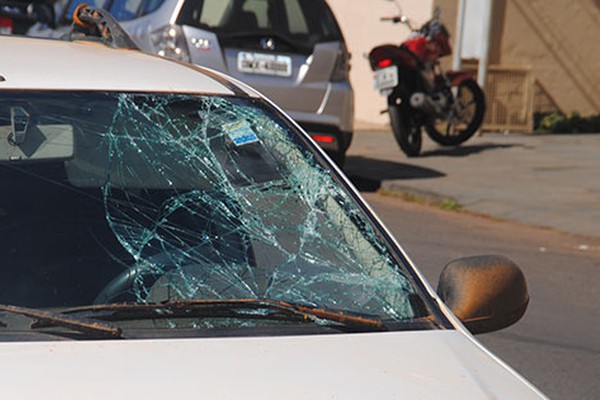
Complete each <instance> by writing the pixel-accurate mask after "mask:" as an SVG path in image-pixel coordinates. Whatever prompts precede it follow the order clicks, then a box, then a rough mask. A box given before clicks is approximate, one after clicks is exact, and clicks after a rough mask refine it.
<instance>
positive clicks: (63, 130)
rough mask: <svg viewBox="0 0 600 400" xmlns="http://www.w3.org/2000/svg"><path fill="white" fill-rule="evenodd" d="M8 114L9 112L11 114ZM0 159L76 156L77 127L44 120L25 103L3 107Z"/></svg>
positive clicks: (0, 119)
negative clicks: (74, 137) (74, 131)
mask: <svg viewBox="0 0 600 400" xmlns="http://www.w3.org/2000/svg"><path fill="white" fill-rule="evenodd" d="M7 114H8V115H7ZM2 115H7V116H8V117H9V119H10V122H9V121H7V120H6V119H2V118H0V121H6V123H2V122H0V163H2V162H17V161H28V160H67V159H70V158H71V157H73V152H74V143H73V127H72V126H71V125H65V124H51V123H40V122H41V121H40V120H39V118H37V117H36V116H35V115H34V114H32V113H30V111H28V110H26V109H25V108H24V107H22V106H10V107H6V108H4V109H2V108H0V116H2Z"/></svg>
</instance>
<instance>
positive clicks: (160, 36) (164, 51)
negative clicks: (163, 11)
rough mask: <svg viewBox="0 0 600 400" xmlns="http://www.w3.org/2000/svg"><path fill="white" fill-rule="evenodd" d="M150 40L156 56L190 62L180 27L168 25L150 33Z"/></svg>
mask: <svg viewBox="0 0 600 400" xmlns="http://www.w3.org/2000/svg"><path fill="white" fill-rule="evenodd" d="M150 40H151V41H152V46H154V51H155V52H156V53H157V54H158V55H160V56H163V57H170V58H174V59H176V60H179V61H185V62H190V60H191V59H190V53H189V51H188V48H187V45H186V42H185V36H184V35H183V31H182V30H181V27H179V26H177V25H168V26H166V27H164V28H161V29H159V30H157V31H154V32H152V33H151V34H150Z"/></svg>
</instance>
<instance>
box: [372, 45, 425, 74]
mask: <svg viewBox="0 0 600 400" xmlns="http://www.w3.org/2000/svg"><path fill="white" fill-rule="evenodd" d="M387 60H389V61H387ZM385 61H387V62H385ZM369 62H370V64H371V69H372V70H373V71H376V70H378V69H381V68H384V66H389V65H392V64H393V65H397V66H401V67H403V68H408V69H418V68H419V60H418V58H417V57H416V56H415V55H414V54H412V53H411V52H410V50H408V49H406V48H404V47H402V46H396V45H393V44H385V45H382V46H377V47H375V48H374V49H373V50H371V52H370V53H369ZM382 62H383V63H382ZM386 64H387V65H386Z"/></svg>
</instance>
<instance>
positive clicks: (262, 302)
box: [63, 299, 386, 331]
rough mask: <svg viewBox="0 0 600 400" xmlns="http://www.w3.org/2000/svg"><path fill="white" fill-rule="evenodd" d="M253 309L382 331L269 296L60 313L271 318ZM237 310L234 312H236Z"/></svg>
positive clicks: (373, 323)
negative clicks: (265, 297) (268, 297)
mask: <svg viewBox="0 0 600 400" xmlns="http://www.w3.org/2000/svg"><path fill="white" fill-rule="evenodd" d="M253 310H271V311H275V312H279V313H280V314H285V315H288V316H289V315H292V316H295V317H298V318H299V319H300V320H302V321H305V322H312V323H316V324H322V325H327V326H331V325H337V326H342V327H344V328H347V329H350V330H356V331H382V330H386V327H385V325H384V323H383V322H382V321H380V320H378V319H373V318H366V317H359V316H354V315H348V314H345V313H341V312H337V311H331V310H325V309H321V308H313V307H308V306H304V305H300V304H295V303H291V302H286V301H281V300H272V299H224V300H220V299H194V300H179V301H174V302H165V303H147V304H143V303H115V304H99V305H93V306H83V307H75V308H71V309H68V310H64V311H63V312H64V313H80V312H93V313H99V312H109V313H110V314H108V315H105V316H95V318H99V319H104V320H123V319H127V318H131V319H136V318H157V319H169V318H186V317H187V318H192V317H223V316H229V317H243V316H246V317H252V316H255V317H261V316H262V317H266V318H268V317H271V316H272V315H270V314H264V315H263V314H258V313H248V311H253ZM236 311H237V312H236Z"/></svg>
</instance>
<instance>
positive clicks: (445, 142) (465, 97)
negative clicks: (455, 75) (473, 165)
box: [425, 79, 485, 146]
mask: <svg viewBox="0 0 600 400" xmlns="http://www.w3.org/2000/svg"><path fill="white" fill-rule="evenodd" d="M452 112H453V113H454V115H450V116H449V117H448V118H446V119H436V120H435V121H434V122H433V124H427V125H426V126H425V130H426V131H427V134H428V135H429V137H430V138H431V139H433V140H434V141H436V142H437V143H439V144H441V145H442V146H459V145H460V144H462V143H464V142H466V141H467V140H469V139H470V138H471V136H473V135H474V134H475V132H477V130H478V129H479V127H480V126H481V123H482V122H483V116H484V114H485V96H484V94H483V91H482V90H481V88H480V87H479V85H478V84H477V82H476V81H474V80H473V79H465V80H464V81H462V82H461V83H460V84H459V85H458V88H457V94H456V98H455V99H454V106H453V107H452Z"/></svg>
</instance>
